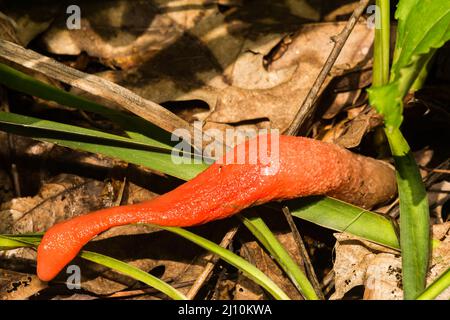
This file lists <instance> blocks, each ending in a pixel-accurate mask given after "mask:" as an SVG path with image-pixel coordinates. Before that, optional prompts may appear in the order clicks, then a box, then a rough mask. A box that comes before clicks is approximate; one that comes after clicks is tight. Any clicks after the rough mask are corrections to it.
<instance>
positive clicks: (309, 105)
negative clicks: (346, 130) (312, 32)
mask: <svg viewBox="0 0 450 320" xmlns="http://www.w3.org/2000/svg"><path fill="white" fill-rule="evenodd" d="M369 2H370V0H361V1H360V2H359V5H358V7H357V8H356V9H355V11H353V14H352V16H351V17H350V19H349V20H348V22H347V25H346V26H345V28H344V29H343V30H342V31H341V33H339V34H338V35H336V36H334V37H332V38H331V39H332V40H333V42H334V46H333V50H331V53H330V55H329V56H328V58H327V61H326V62H325V64H324V66H323V68H322V70H321V71H320V73H319V75H318V77H317V78H316V81H315V82H314V84H313V86H312V87H311V90H310V91H309V93H308V95H307V96H306V98H305V101H304V102H303V104H302V106H301V107H300V109H299V111H298V113H297V115H296V116H295V118H294V121H292V123H291V125H290V127H289V129H288V130H287V131H286V132H285V134H287V135H291V136H295V135H296V134H297V133H298V131H299V129H300V127H301V126H302V125H303V123H305V121H306V120H307V119H308V117H309V116H310V115H311V114H312V111H313V107H314V104H315V102H316V100H317V95H318V94H319V91H320V89H321V87H322V85H323V83H324V82H325V79H326V78H327V76H328V74H329V72H330V70H331V68H332V67H333V65H334V63H335V62H336V60H337V58H338V57H339V54H340V53H341V51H342V48H343V47H344V45H345V43H346V42H347V39H348V37H349V36H350V33H351V32H352V30H353V28H354V27H355V25H356V23H357V22H358V20H359V18H360V17H361V15H362V14H363V12H364V9H365V8H366V7H367V5H368V4H369Z"/></svg>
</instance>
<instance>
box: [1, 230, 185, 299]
mask: <svg viewBox="0 0 450 320" xmlns="http://www.w3.org/2000/svg"><path fill="white" fill-rule="evenodd" d="M41 238H42V235H37V234H25V235H0V250H11V249H16V248H23V247H35V246H38V245H39V243H40V240H41ZM79 256H80V257H82V258H83V259H85V260H89V261H92V262H95V263H98V264H100V265H103V266H105V267H107V268H110V269H113V270H115V271H118V272H120V273H122V274H124V275H127V276H129V277H131V278H133V279H136V280H138V281H141V282H143V283H145V284H147V285H148V286H150V287H152V288H155V289H156V290H158V291H160V292H162V293H164V294H166V295H167V296H168V297H170V298H172V299H174V300H187V297H186V296H185V295H184V294H182V293H181V292H180V291H178V290H177V289H175V288H174V287H172V286H171V285H169V284H167V283H166V282H164V281H162V280H161V279H159V278H157V277H155V276H153V275H151V274H149V273H147V272H145V271H143V270H141V269H139V268H137V267H134V266H132V265H130V264H128V263H125V262H122V261H120V260H117V259H114V258H111V257H108V256H105V255H102V254H99V253H95V252H90V251H84V250H83V251H81V252H80V254H79Z"/></svg>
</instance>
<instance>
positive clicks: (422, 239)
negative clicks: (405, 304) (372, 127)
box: [386, 129, 430, 299]
mask: <svg viewBox="0 0 450 320" xmlns="http://www.w3.org/2000/svg"><path fill="white" fill-rule="evenodd" d="M386 134H387V137H388V141H389V144H390V146H391V150H392V154H393V156H394V159H395V164H396V168H397V183H398V192H399V199H400V245H401V250H402V274H403V281H402V282H403V291H404V297H405V299H415V298H416V297H417V296H418V295H419V294H420V293H421V292H422V291H423V289H424V288H425V282H426V275H427V270H428V260H429V256H430V215H429V208H428V198H427V193H426V190H425V186H424V185H423V182H422V177H421V176H420V172H419V169H418V167H417V164H416V162H415V160H414V158H413V156H412V154H411V152H410V149H409V146H408V143H407V142H406V140H405V139H404V138H403V135H402V134H401V132H400V130H398V129H397V130H394V131H392V132H386Z"/></svg>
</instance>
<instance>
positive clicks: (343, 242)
mask: <svg viewBox="0 0 450 320" xmlns="http://www.w3.org/2000/svg"><path fill="white" fill-rule="evenodd" d="M449 231H450V222H447V223H444V224H439V225H434V226H433V239H439V240H440V243H439V245H438V246H437V247H433V252H432V260H431V264H430V271H429V272H428V276H427V284H430V283H431V282H433V281H434V280H435V279H436V278H437V277H438V276H440V275H441V274H442V273H443V272H444V271H445V270H447V269H448V268H449V267H450V232H449ZM335 237H336V238H337V240H338V241H337V243H336V247H335V251H336V261H335V263H334V272H335V290H336V291H335V293H334V294H333V295H332V297H331V299H341V298H342V297H344V295H345V294H346V293H347V292H349V291H350V290H351V289H352V288H354V287H356V286H360V285H363V286H364V287H365V292H364V299H370V300H379V299H381V300H399V299H403V290H402V284H401V279H402V277H401V258H400V255H399V252H396V251H394V250H392V249H388V248H385V247H383V246H379V245H375V244H373V243H370V242H368V241H364V240H360V239H358V238H355V237H353V236H350V235H347V234H342V233H337V234H335ZM449 298H450V288H448V289H447V290H445V291H444V292H443V293H442V294H441V295H439V296H438V298H437V299H442V300H447V299H449Z"/></svg>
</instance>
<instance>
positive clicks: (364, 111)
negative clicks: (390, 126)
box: [321, 105, 383, 148]
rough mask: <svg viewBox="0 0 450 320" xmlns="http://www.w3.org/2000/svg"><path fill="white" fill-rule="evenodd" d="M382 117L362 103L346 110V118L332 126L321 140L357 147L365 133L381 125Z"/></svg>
mask: <svg viewBox="0 0 450 320" xmlns="http://www.w3.org/2000/svg"><path fill="white" fill-rule="evenodd" d="M382 123H383V119H382V118H381V117H380V115H379V114H378V113H377V112H376V111H375V110H374V109H372V108H370V107H368V106H367V105H364V106H362V107H358V108H352V109H349V110H348V111H347V118H346V119H344V120H342V121H340V122H339V123H338V124H336V125H334V126H332V127H331V128H330V130H328V131H327V132H326V133H325V135H324V136H323V138H322V139H321V140H323V141H326V142H331V143H335V144H338V145H340V146H341V147H344V148H354V147H357V146H358V145H359V144H360V143H361V140H362V139H363V138H364V136H365V135H366V133H368V132H369V131H371V130H373V129H374V128H376V127H379V126H381V125H382Z"/></svg>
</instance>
